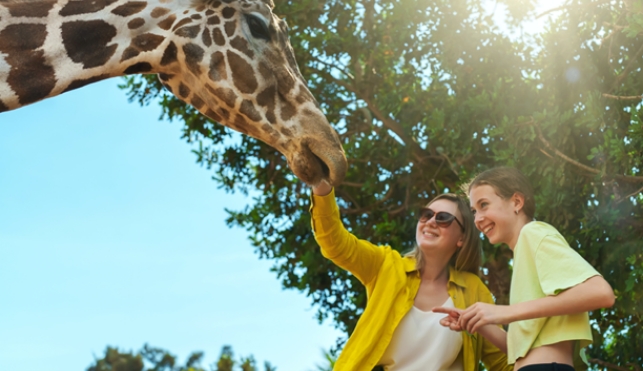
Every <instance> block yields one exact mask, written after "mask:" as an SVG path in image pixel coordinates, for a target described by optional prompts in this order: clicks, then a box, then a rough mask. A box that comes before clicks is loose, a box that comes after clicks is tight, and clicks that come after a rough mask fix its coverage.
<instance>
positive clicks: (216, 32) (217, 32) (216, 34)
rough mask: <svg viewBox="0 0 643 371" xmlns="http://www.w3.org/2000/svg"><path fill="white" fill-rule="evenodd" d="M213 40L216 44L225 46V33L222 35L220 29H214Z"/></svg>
mask: <svg viewBox="0 0 643 371" xmlns="http://www.w3.org/2000/svg"><path fill="white" fill-rule="evenodd" d="M212 39H214V43H215V44H217V45H219V46H223V45H225V37H223V33H221V30H220V29H218V28H213V29H212Z"/></svg>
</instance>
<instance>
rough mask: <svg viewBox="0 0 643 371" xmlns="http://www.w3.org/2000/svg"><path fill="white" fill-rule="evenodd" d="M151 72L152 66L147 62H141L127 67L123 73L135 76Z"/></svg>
mask: <svg viewBox="0 0 643 371" xmlns="http://www.w3.org/2000/svg"><path fill="white" fill-rule="evenodd" d="M151 71H152V65H151V64H149V63H147V62H140V63H136V64H133V65H131V66H129V67H127V68H126V69H125V71H124V72H123V73H124V74H126V75H133V74H136V73H146V72H151Z"/></svg>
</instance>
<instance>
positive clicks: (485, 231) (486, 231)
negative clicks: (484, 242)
mask: <svg viewBox="0 0 643 371" xmlns="http://www.w3.org/2000/svg"><path fill="white" fill-rule="evenodd" d="M491 228H493V227H489V228H487V229H485V230H484V233H489V231H490V230H491Z"/></svg>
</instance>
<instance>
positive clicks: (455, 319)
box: [433, 304, 507, 354]
mask: <svg viewBox="0 0 643 371" xmlns="http://www.w3.org/2000/svg"><path fill="white" fill-rule="evenodd" d="M490 305H493V304H490ZM433 312H434V313H444V314H447V316H446V317H444V318H442V319H441V320H440V324H441V325H442V326H444V327H448V328H449V329H451V330H452V331H458V332H459V331H462V330H463V327H462V326H460V323H459V320H460V317H461V316H462V314H463V313H464V312H465V311H464V310H462V309H457V308H447V307H437V308H433ZM469 333H470V334H472V333H473V332H469ZM478 333H479V334H480V335H482V336H484V338H485V339H487V340H488V341H489V342H490V343H491V344H493V345H495V346H496V347H497V348H498V349H500V350H501V351H502V352H503V353H505V354H507V332H506V331H505V330H503V329H501V328H500V327H498V326H496V325H485V326H482V327H480V328H479V329H478Z"/></svg>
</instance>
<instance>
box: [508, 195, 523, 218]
mask: <svg viewBox="0 0 643 371" xmlns="http://www.w3.org/2000/svg"><path fill="white" fill-rule="evenodd" d="M511 203H512V204H513V207H514V213H515V214H516V215H517V214H518V213H519V212H520V210H522V208H523V207H524V206H525V195H523V194H522V193H520V192H516V193H514V194H513V196H511Z"/></svg>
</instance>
